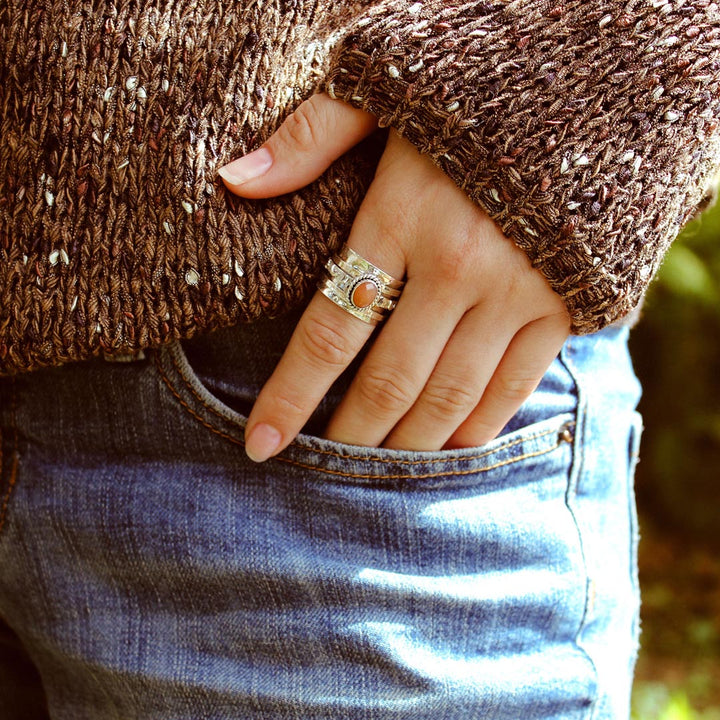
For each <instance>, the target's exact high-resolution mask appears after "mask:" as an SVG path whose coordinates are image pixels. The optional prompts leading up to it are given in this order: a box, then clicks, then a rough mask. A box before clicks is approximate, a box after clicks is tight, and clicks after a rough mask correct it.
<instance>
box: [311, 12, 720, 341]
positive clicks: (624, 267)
mask: <svg viewBox="0 0 720 720" xmlns="http://www.w3.org/2000/svg"><path fill="white" fill-rule="evenodd" d="M323 89H324V90H326V91H327V92H328V93H329V94H330V96H331V97H334V98H338V99H341V100H344V101H346V102H348V103H351V104H352V105H354V106H356V107H359V108H362V109H364V110H367V111H369V112H371V113H373V114H375V115H376V116H377V117H378V119H379V123H380V125H381V126H392V127H393V128H395V129H396V130H397V131H398V132H399V133H400V134H401V135H402V136H404V137H405V138H407V139H408V140H409V141H410V142H412V143H413V144H414V145H415V146H416V147H417V148H418V150H419V151H420V152H422V153H425V154H427V155H428V156H429V157H430V158H432V160H433V161H434V162H435V163H436V164H437V165H438V166H439V167H440V168H442V170H444V171H445V172H446V173H447V174H448V175H449V176H450V177H451V178H452V180H453V181H454V182H455V183H456V184H457V185H458V186H459V187H460V188H461V189H462V190H463V191H464V192H465V193H467V195H468V196H469V197H470V198H471V199H472V200H473V201H475V202H476V203H477V204H478V205H480V206H481V207H482V208H484V209H485V210H486V211H487V212H488V213H489V215H490V216H491V217H492V218H493V219H494V220H495V221H496V222H497V223H498V225H499V226H500V227H501V228H502V230H503V232H504V233H505V234H506V235H507V236H508V237H510V238H511V239H512V240H514V241H515V242H516V243H517V245H518V246H519V247H521V248H522V249H523V250H524V251H525V252H526V253H527V255H528V256H529V258H530V260H531V262H532V263H533V265H534V266H535V267H537V268H538V269H539V270H540V271H541V272H542V273H543V274H544V275H545V277H546V278H547V279H548V281H549V283H550V285H551V286H552V287H553V288H554V290H555V291H556V292H558V293H559V294H560V295H561V296H562V297H563V298H564V300H565V302H566V305H567V307H568V310H569V312H570V315H571V317H572V328H573V332H575V333H588V332H593V331H595V330H598V329H600V328H602V327H604V326H606V325H608V324H609V323H611V322H613V321H614V320H616V319H619V318H622V317H623V316H625V315H627V314H628V313H629V312H630V311H631V310H632V309H633V308H634V307H635V306H636V305H637V304H638V302H639V300H640V298H641V296H642V293H643V292H644V290H645V288H646V287H647V285H648V283H649V282H650V280H651V278H652V276H653V275H654V273H655V271H656V270H657V268H658V265H659V264H660V262H661V259H662V256H663V254H664V252H665V250H666V249H667V247H668V246H669V244H670V242H671V241H672V240H673V239H674V238H675V237H676V236H677V234H678V232H679V230H680V228H681V227H682V226H683V224H684V223H685V222H686V221H687V220H688V219H689V218H690V217H691V216H692V215H693V214H694V212H695V209H696V208H697V206H698V205H699V204H700V203H701V202H702V200H703V198H704V197H705V195H706V193H707V191H708V189H709V187H710V185H711V182H712V180H713V178H714V176H715V174H716V173H717V171H718V166H719V164H720V10H719V8H718V4H717V3H715V2H711V0H612V1H608V0H556V1H555V0H550V2H546V1H541V0H494V1H489V2H467V1H463V0H453V1H452V2H447V1H446V0H424V1H423V2H414V1H411V0H407V1H406V2H397V1H396V0H384V1H382V2H372V3H366V4H365V5H364V6H363V7H362V8H361V10H360V11H359V12H358V14H357V15H356V17H355V19H354V21H353V22H352V24H351V25H350V26H349V27H347V28H346V32H344V33H342V34H340V35H339V36H338V40H337V44H336V45H335V46H334V48H333V51H332V55H331V60H330V67H329V72H328V74H327V76H326V80H325V82H324V84H323Z"/></svg>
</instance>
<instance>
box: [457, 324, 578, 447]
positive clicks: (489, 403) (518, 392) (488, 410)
mask: <svg viewBox="0 0 720 720" xmlns="http://www.w3.org/2000/svg"><path fill="white" fill-rule="evenodd" d="M568 334H569V322H568V319H567V317H566V316H564V315H552V316H548V317H544V318H540V319H539V320H535V321H533V322H531V323H529V324H528V325H525V326H524V327H523V328H522V329H521V330H519V331H518V332H517V333H516V335H515V337H513V339H512V341H511V342H510V345H508V348H507V350H506V351H505V354H504V355H503V357H502V360H501V361H500V363H499V365H498V366H497V368H496V369H495V372H494V374H493V376H492V378H491V380H490V382H489V383H488V385H487V387H486V388H485V392H484V393H483V396H482V398H481V399H480V402H479V403H478V404H477V406H476V407H475V409H474V410H473V411H472V412H471V413H470V415H468V417H467V418H466V419H465V420H464V421H463V423H462V424H461V425H460V427H458V429H457V430H456V431H455V432H454V433H453V435H452V436H451V437H450V439H449V440H448V441H447V443H445V448H448V449H449V448H464V447H475V446H478V445H484V444H485V443H487V442H490V440H492V439H493V438H494V437H496V436H497V435H498V433H499V432H500V431H501V430H502V429H503V428H504V427H505V425H506V424H507V422H508V421H509V420H510V418H512V416H513V415H514V414H515V413H516V412H517V411H518V409H519V408H520V406H521V405H522V404H523V403H524V402H525V400H527V398H528V397H529V396H530V395H531V394H532V392H533V391H534V390H535V388H536V387H537V386H538V385H539V384H540V380H542V377H543V375H544V374H545V372H546V371H547V369H548V368H549V367H550V364H551V363H552V361H553V360H554V359H555V357H556V356H557V354H558V353H559V352H560V349H561V348H562V346H563V343H564V342H565V340H567V337H568Z"/></svg>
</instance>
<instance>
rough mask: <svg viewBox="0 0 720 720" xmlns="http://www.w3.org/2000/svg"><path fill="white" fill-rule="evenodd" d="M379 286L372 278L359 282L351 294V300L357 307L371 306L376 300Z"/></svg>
mask: <svg viewBox="0 0 720 720" xmlns="http://www.w3.org/2000/svg"><path fill="white" fill-rule="evenodd" d="M377 294H378V286H377V285H376V284H375V283H374V282H373V281H372V280H364V281H363V282H361V283H358V284H357V286H356V287H355V289H354V290H353V291H352V295H351V296H350V302H351V303H352V304H353V305H354V306H355V307H357V308H366V307H370V305H372V304H373V303H374V302H375V298H376V297H377Z"/></svg>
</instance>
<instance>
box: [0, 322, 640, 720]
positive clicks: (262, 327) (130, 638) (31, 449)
mask: <svg viewBox="0 0 720 720" xmlns="http://www.w3.org/2000/svg"><path fill="white" fill-rule="evenodd" d="M296 319H297V317H290V318H287V319H284V320H274V321H267V322H264V323H258V324H255V325H252V326H246V327H240V328H234V329H231V330H227V331H222V332H219V333H215V334H213V335H211V336H209V337H207V338H204V339H200V340H195V341H192V342H188V343H185V344H184V345H183V344H180V343H177V344H175V345H173V346H170V347H168V348H166V349H164V350H162V351H159V352H150V353H148V354H147V357H146V358H145V359H141V360H137V361H135V362H129V363H121V362H106V361H104V360H97V361H92V362H86V363H82V364H75V365H68V366H66V367H62V368H58V369H50V370H43V371H39V372H36V373H34V374H31V375H26V376H18V377H17V378H15V379H5V380H3V381H2V382H1V383H0V386H1V392H2V400H1V403H2V477H1V480H0V720H19V719H20V718H32V720H41V718H43V717H51V718H53V719H55V720H110V719H113V720H131V719H134V718H138V719H140V718H141V719H143V720H150V719H153V720H154V719H160V718H162V719H163V720H199V719H200V718H207V719H212V720H216V719H217V720H220V719H223V720H225V719H227V720H230V719H231V718H232V719H233V720H238V719H247V720H271V719H272V720H285V719H290V718H292V719H294V720H295V719H296V720H321V719H322V720H326V719H327V720H329V719H331V718H332V719H333V720H345V719H347V720H361V719H362V720H371V719H372V720H400V719H403V720H405V719H407V720H410V719H412V720H421V719H424V718H428V719H432V720H466V719H475V718H478V719H479V718H483V719H486V720H491V719H497V720H500V719H503V720H536V719H538V720H539V719H540V718H543V719H546V720H550V719H553V720H560V719H563V720H570V719H573V720H575V719H578V720H579V719H583V720H585V719H587V720H590V719H591V718H593V719H594V720H610V719H613V720H627V718H628V715H629V710H628V705H629V695H630V687H631V679H632V669H633V665H634V661H635V654H636V648H637V635H638V619H637V618H638V604H639V600H638V585H637V567H636V562H635V557H636V543H637V525H636V516H635V506H634V498H633V490H632V476H633V470H634V463H635V459H636V457H637V447H638V442H639V435H640V427H641V424H640V419H639V416H638V415H637V413H636V412H635V406H636V404H637V401H638V397H639V386H638V383H637V380H636V379H635V376H634V374H633V371H632V367H631V365H630V361H629V358H628V355H627V348H626V339H627V330H625V329H608V330H605V331H603V332H601V333H598V334H596V335H593V336H587V337H582V338H571V339H570V340H569V342H568V343H567V344H566V345H565V347H564V348H563V350H562V353H561V355H560V357H559V358H558V359H557V360H556V361H555V362H554V363H553V365H552V367H551V368H550V370H549V372H548V373H547V375H546V377H545V378H544V380H543V382H542V384H541V386H540V387H539V388H538V390H537V391H536V392H535V393H534V395H533V396H532V397H531V398H530V400H529V401H528V402H527V403H526V404H525V405H524V406H523V408H522V409H521V411H520V412H519V413H518V415H517V416H516V417H515V418H514V419H513V421H512V422H511V423H510V425H509V426H508V427H507V428H506V431H505V432H504V433H503V435H502V436H501V437H499V438H498V439H497V440H495V441H493V442H492V443H489V444H488V445H486V446H483V447H478V448H468V449H464V450H452V451H442V452H432V453H409V452H398V451H393V450H378V449H372V448H364V447H356V446H348V445H341V444H337V443H333V442H329V441H326V440H322V439H318V438H317V437H315V436H313V435H311V434H304V435H301V436H300V437H299V438H298V439H297V440H296V441H295V442H294V443H293V444H292V445H291V446H290V447H289V448H288V449H287V450H286V451H285V452H283V453H282V455H281V456H280V457H279V458H277V459H274V460H270V461H268V462H266V463H264V464H260V465H256V464H253V463H251V462H250V461H249V460H247V458H246V457H245V454H244V451H243V426H244V414H246V413H247V409H248V407H249V406H250V404H251V403H252V400H253V398H254V397H255V395H256V394H257V390H258V389H259V387H261V386H262V383H263V382H264V380H265V378H266V377H267V376H268V375H269V373H270V371H271V369H272V367H273V366H274V364H275V362H276V361H277V359H278V358H279V356H280V354H281V352H282V348H283V347H284V345H285V343H286V342H287V338H288V336H289V333H290V332H291V330H292V326H293V323H294V322H295V321H296ZM350 375H351V373H348V374H347V376H346V377H343V378H342V379H341V380H340V381H338V383H337V384H336V386H335V387H334V388H333V391H331V393H329V394H328V397H327V398H326V400H325V401H324V403H323V404H322V406H321V408H320V409H319V410H318V412H317V413H316V415H315V416H314V418H313V420H312V421H311V422H310V423H309V424H308V426H307V427H306V430H307V431H308V432H309V433H317V432H318V431H319V428H321V427H322V424H323V422H324V421H325V420H326V419H327V417H328V416H329V413H330V412H331V411H332V408H333V407H334V405H335V404H336V403H337V402H338V400H339V398H340V397H341V395H342V392H343V389H344V387H345V386H346V384H347V381H348V378H349V377H350ZM45 702H46V703H47V708H48V709H47V710H43V709H42V707H43V706H44V705H45Z"/></svg>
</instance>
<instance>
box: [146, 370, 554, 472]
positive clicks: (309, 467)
mask: <svg viewBox="0 0 720 720" xmlns="http://www.w3.org/2000/svg"><path fill="white" fill-rule="evenodd" d="M155 366H156V367H157V370H158V373H159V374H160V377H161V378H162V380H163V382H164V383H165V384H166V385H167V387H168V389H169V390H170V392H171V393H172V394H173V395H174V396H175V397H176V398H177V400H178V402H179V403H180V404H181V405H182V406H183V407H184V408H185V410H187V411H188V412H189V413H190V415H192V417H194V418H195V419H196V420H197V421H198V422H200V424H201V425H203V426H204V427H206V428H207V429H208V430H210V432H212V433H214V434H215V435H218V436H219V437H221V438H223V439H225V440H229V441H230V442H231V443H233V444H235V445H240V446H241V447H244V446H245V444H244V443H243V442H242V441H241V440H240V439H239V438H236V437H233V436H232V435H228V434H227V433H224V432H222V431H220V430H218V429H217V428H216V427H214V426H213V425H211V424H210V423H208V422H207V421H206V420H205V419H204V418H202V417H200V416H199V415H198V414H197V413H196V412H195V411H194V410H193V409H192V408H191V407H190V406H189V405H188V404H187V403H186V402H185V401H184V400H183V398H182V397H181V396H180V394H179V393H178V392H177V390H176V389H175V388H174V387H173V386H172V384H171V382H170V379H169V378H168V376H167V374H166V373H165V371H164V370H163V368H162V366H161V365H160V363H159V362H157V361H156V362H155ZM191 389H192V388H191ZM196 397H197V396H196ZM198 400H200V401H201V402H202V398H198ZM549 434H550V433H541V434H540V435H536V436H533V437H542V436H543V435H549ZM511 444H512V445H514V444H517V443H516V442H513V443H511ZM559 445H560V443H559V442H557V443H555V445H553V446H551V447H549V448H545V449H543V450H538V451H536V452H533V453H525V454H524V455H520V456H518V457H516V458H508V459H507V460H501V461H500V462H497V463H495V464H494V465H488V466H487V467H484V468H472V469H468V470H453V471H451V472H444V473H439V474H438V473H425V474H422V475H402V474H396V475H387V474H381V475H372V474H361V473H346V472H342V471H340V470H330V469H328V468H321V467H318V466H316V465H309V464H307V463H301V462H298V461H297V460H292V459H291V458H285V457H282V456H281V455H276V456H275V457H274V458H272V459H273V460H277V461H279V462H284V463H287V464H288V465H295V466H296V467H301V468H303V469H305V470H312V471H313V472H321V473H325V474H327V475H336V476H339V477H346V478H355V479H360V480H403V479H411V480H426V479H428V478H433V477H455V476H463V475H473V474H480V473H485V472H488V471H490V470H495V469H497V468H499V467H503V466H505V465H511V464H512V463H516V462H519V461H521V460H527V459H528V458H533V457H539V456H540V455H546V454H547V453H549V452H552V451H553V450H555V449H556V448H558V447H559ZM299 447H301V448H302V449H303V450H307V448H305V447H303V446H299ZM508 447H509V445H508ZM313 452H319V453H323V451H313ZM324 454H333V453H330V452H329V451H325V453H324ZM487 454H489V453H485V455H478V456H476V457H470V458H468V459H477V458H481V457H485V456H486V455H487ZM335 455H336V456H337V457H339V458H341V459H345V458H346V457H347V456H345V455H339V454H337V453H335ZM350 459H357V460H372V458H363V457H361V456H350ZM443 459H444V458H443ZM453 459H463V458H462V457H460V458H448V461H449V462H452V461H453ZM381 462H385V463H387V464H390V463H392V460H389V459H385V458H382V459H381ZM404 462H413V463H415V464H422V461H421V460H417V461H404ZM433 462H435V461H433ZM398 464H399V463H398Z"/></svg>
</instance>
